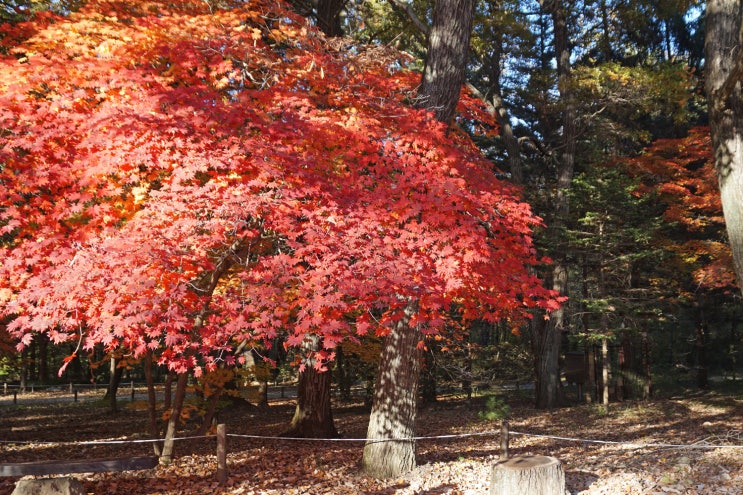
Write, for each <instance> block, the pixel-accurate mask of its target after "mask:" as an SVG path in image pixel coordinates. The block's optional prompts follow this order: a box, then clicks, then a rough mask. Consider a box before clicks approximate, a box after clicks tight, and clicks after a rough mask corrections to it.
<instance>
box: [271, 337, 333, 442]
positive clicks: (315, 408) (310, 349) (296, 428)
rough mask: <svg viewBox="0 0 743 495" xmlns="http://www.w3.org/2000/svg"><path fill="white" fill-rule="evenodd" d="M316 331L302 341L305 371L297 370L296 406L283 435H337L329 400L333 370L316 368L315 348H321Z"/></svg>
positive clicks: (317, 436) (306, 436)
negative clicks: (299, 371) (298, 372)
mask: <svg viewBox="0 0 743 495" xmlns="http://www.w3.org/2000/svg"><path fill="white" fill-rule="evenodd" d="M321 340H322V339H321V338H320V336H318V335H307V336H305V340H304V343H303V344H302V353H303V354H304V357H303V362H304V363H303V364H304V365H305V368H304V371H302V372H301V373H300V374H299V384H298V385H297V407H296V408H295V410H294V417H293V418H292V422H291V425H289V429H288V430H287V431H285V432H283V433H282V434H281V436H284V437H299V438H334V437H337V436H338V431H337V430H336V429H335V424H334V422H333V411H332V409H331V404H330V394H331V382H332V374H331V373H330V371H318V370H317V369H316V368H315V363H316V362H317V361H316V359H315V356H314V354H315V352H317V351H319V350H320V347H321Z"/></svg>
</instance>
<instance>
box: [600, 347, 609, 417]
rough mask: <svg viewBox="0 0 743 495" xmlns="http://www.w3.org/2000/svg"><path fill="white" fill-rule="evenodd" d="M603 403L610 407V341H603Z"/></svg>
mask: <svg viewBox="0 0 743 495" xmlns="http://www.w3.org/2000/svg"><path fill="white" fill-rule="evenodd" d="M601 403H602V404H603V405H605V406H608V405H609V339H607V338H606V337H604V338H603V339H601Z"/></svg>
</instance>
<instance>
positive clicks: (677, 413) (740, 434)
mask: <svg viewBox="0 0 743 495" xmlns="http://www.w3.org/2000/svg"><path fill="white" fill-rule="evenodd" d="M508 402H509V403H510V404H511V408H512V410H511V420H510V427H511V430H512V432H513V433H512V436H511V442H510V448H511V454H512V455H525V454H540V455H551V456H555V457H557V458H558V459H560V460H561V461H562V463H563V467H564V469H565V472H566V481H567V488H568V490H569V491H570V493H571V494H582V495H598V494H606V495H622V494H655V495H657V494H668V493H670V494H687V495H695V494H698V495H701V494H715V495H717V494H743V449H701V448H679V447H646V448H640V447H638V446H637V445H631V444H648V443H655V444H658V443H660V444H674V445H693V446H695V447H701V446H711V445H743V421H742V420H743V399H742V398H741V395H737V396H725V395H719V394H715V393H705V394H698V395H692V396H685V397H679V398H673V399H665V400H656V401H647V402H627V403H621V404H612V405H611V407H610V408H609V409H608V411H607V410H605V409H603V408H601V407H597V406H590V405H581V406H574V407H568V408H562V409H558V410H554V411H538V410H535V409H533V408H532V407H530V406H529V402H528V401H527V400H526V399H523V398H519V397H518V396H512V397H509V398H508ZM483 404H484V402H483V401H482V399H480V400H476V401H474V402H473V403H472V404H468V403H467V402H466V401H464V400H463V399H461V398H456V397H449V398H444V399H443V400H441V401H440V402H439V403H437V404H435V405H432V406H426V407H424V408H423V409H422V410H421V412H420V416H419V418H420V419H419V434H420V435H421V436H433V435H451V434H475V435H474V436H466V437H458V438H452V439H430V440H421V441H420V442H419V443H418V461H419V467H418V468H417V469H416V470H414V471H413V472H411V473H409V474H408V475H406V476H404V477H401V478H400V479H396V480H388V481H378V480H374V479H370V478H368V477H366V476H364V475H362V474H360V471H359V461H360V459H361V450H362V447H363V444H362V443H357V442H347V441H341V442H330V441H328V442H309V441H291V440H277V439H255V438H247V437H240V436H230V437H229V438H228V452H229V454H228V468H229V475H230V476H229V480H228V482H227V483H226V484H224V485H222V486H220V485H218V484H217V482H216V479H215V472H216V455H215V452H216V441H215V439H214V437H209V438H195V439H190V440H181V441H179V442H178V444H177V447H176V448H177V452H176V453H177V455H178V458H177V459H176V461H175V462H174V463H173V464H172V465H171V466H168V467H158V468H156V469H154V470H148V471H138V472H126V473H103V474H82V475H74V476H75V477H78V478H79V479H81V480H82V481H83V483H84V485H85V487H86V489H87V491H88V492H89V493H95V494H121V495H134V494H161V495H177V494H178V495H180V494H183V495H186V494H189V495H190V494H210V495H211V494H235V495H237V494H242V495H251V494H252V495H282V494H312V495H315V494H317V495H320V494H328V495H345V494H348V495H352V494H354V495H355V494H369V495H372V494H375V495H443V494H451V495H455V494H459V495H480V494H482V495H486V494H488V493H489V480H490V470H491V466H492V464H493V463H494V462H496V461H497V460H498V459H499V450H500V447H499V446H500V438H499V436H498V435H496V434H492V435H491V434H487V433H488V432H496V431H499V429H500V425H499V424H497V423H493V422H487V421H482V420H480V419H479V417H478V412H479V411H481V410H482V409H483V407H484V405H483ZM135 405H136V404H135ZM121 409H122V410H121V411H120V412H119V413H118V414H115V415H114V414H110V413H108V412H107V411H106V408H105V406H104V405H102V404H100V403H78V404H48V405H33V406H17V405H12V403H11V404H8V403H7V402H5V403H3V405H2V406H0V440H3V441H8V440H13V441H17V442H21V441H31V440H44V441H48V442H79V441H90V440H99V439H108V440H112V439H121V440H137V439H144V438H145V435H144V432H145V431H146V417H145V413H144V412H143V411H141V410H140V409H141V408H137V407H126V406H125V405H124V404H122V408H121ZM292 412H293V411H292V404H291V402H288V401H286V402H280V403H273V405H272V406H271V407H270V408H269V409H268V410H267V411H258V410H256V409H245V408H243V409H231V410H227V411H224V412H223V413H222V414H221V416H220V421H222V422H224V423H225V424H226V425H227V429H228V433H230V434H232V435H257V436H275V435H276V434H277V433H278V432H280V431H282V429H284V428H285V427H286V426H287V425H288V423H289V421H290V419H291V414H292ZM334 414H335V420H336V425H337V427H338V429H339V430H340V431H341V432H342V434H343V436H344V437H345V438H346V439H349V438H363V436H364V435H365V431H366V424H367V419H368V416H367V415H368V412H366V411H365V410H364V409H363V408H362V407H360V406H359V405H346V406H343V405H338V407H337V408H336V409H335V413H334ZM483 433H485V434H483ZM523 433H528V434H529V435H523ZM188 434H189V433H188V432H187V431H184V432H182V433H181V434H180V436H187V435H188ZM531 435H548V436H556V437H569V438H580V439H592V440H603V441H616V442H626V444H622V445H615V444H600V443H587V442H579V441H572V440H567V439H565V438H545V437H538V436H531ZM0 449H2V450H1V451H2V460H3V461H4V462H20V461H30V460H42V459H73V458H83V459H84V458H97V457H111V456H122V455H130V454H131V455H149V454H151V449H152V447H151V446H150V444H147V443H124V444H107V445H69V444H66V443H65V444H59V443H49V444H24V443H15V444H10V443H2V444H0ZM15 481H17V479H16V478H0V495H6V494H10V493H11V492H12V490H13V485H14V483H15Z"/></svg>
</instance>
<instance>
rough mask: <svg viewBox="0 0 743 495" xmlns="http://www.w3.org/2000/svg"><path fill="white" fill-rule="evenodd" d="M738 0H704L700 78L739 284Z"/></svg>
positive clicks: (742, 114)
mask: <svg viewBox="0 0 743 495" xmlns="http://www.w3.org/2000/svg"><path fill="white" fill-rule="evenodd" d="M742 18H743V3H741V2H740V0H709V1H708V2H707V18H706V32H705V33H706V38H705V44H704V48H705V54H706V57H705V59H706V61H705V78H706V89H707V101H708V102H709V121H710V131H711V134H712V148H713V153H714V159H715V166H716V168H717V178H718V181H719V184H720V196H721V199H722V210H723V213H724V215H725V225H726V227H727V233H728V239H729V241H730V247H731V249H732V252H733V261H734V266H735V273H736V275H737V277H738V285H739V287H740V288H741V289H743V94H742V93H741V83H740V81H741V78H742V77H743V31H742V30H741V23H743V20H742Z"/></svg>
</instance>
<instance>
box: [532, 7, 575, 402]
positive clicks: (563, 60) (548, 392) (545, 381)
mask: <svg viewBox="0 0 743 495" xmlns="http://www.w3.org/2000/svg"><path fill="white" fill-rule="evenodd" d="M540 5H541V6H542V8H543V9H544V11H545V12H547V13H549V14H550V16H551V18H552V24H553V36H554V47H555V58H556V60H557V86H558V90H559V91H560V100H561V102H562V108H563V111H562V150H563V151H562V154H561V156H560V162H559V164H558V168H557V187H556V191H555V196H554V200H553V201H554V203H553V207H554V217H553V218H550V219H549V221H548V222H549V225H550V231H551V235H550V237H551V242H552V244H553V248H555V247H558V246H559V245H560V236H561V231H562V227H563V226H564V225H565V218H566V216H567V214H568V212H569V210H570V201H569V194H568V193H569V190H570V185H571V183H572V181H573V175H574V173H575V148H576V127H575V105H574V102H573V94H572V90H571V89H570V79H571V77H572V76H571V70H572V69H571V64H570V46H569V35H568V19H567V11H566V7H565V5H564V3H563V2H556V1H554V0H552V1H547V0H540ZM553 261H554V262H553V265H552V274H551V279H552V289H554V290H556V291H558V292H559V293H560V295H567V291H568V269H567V261H566V260H565V259H564V251H563V250H561V249H559V248H558V249H557V250H556V252H555V253H554V255H553ZM534 330H535V331H534V359H535V374H536V392H535V395H536V405H537V407H539V408H543V409H551V408H554V407H557V406H558V405H559V403H560V399H561V397H560V382H559V380H560V370H559V357H560V343H561V341H562V332H563V331H564V330H565V311H564V309H562V308H561V309H558V310H556V311H553V312H552V313H551V314H550V318H549V320H548V321H547V322H544V323H543V324H542V323H540V324H537V325H534Z"/></svg>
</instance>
